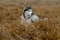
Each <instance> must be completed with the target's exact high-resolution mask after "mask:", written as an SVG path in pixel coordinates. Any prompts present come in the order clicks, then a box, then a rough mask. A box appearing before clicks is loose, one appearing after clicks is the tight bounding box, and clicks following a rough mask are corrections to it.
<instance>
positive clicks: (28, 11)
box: [21, 6, 39, 24]
mask: <svg viewBox="0 0 60 40" xmlns="http://www.w3.org/2000/svg"><path fill="white" fill-rule="evenodd" d="M38 20H39V17H38V16H36V15H35V14H33V12H32V8H31V7H30V6H26V8H25V9H24V11H23V14H22V16H21V22H22V23H24V22H25V23H28V24H29V23H31V22H32V21H33V22H35V21H38Z"/></svg>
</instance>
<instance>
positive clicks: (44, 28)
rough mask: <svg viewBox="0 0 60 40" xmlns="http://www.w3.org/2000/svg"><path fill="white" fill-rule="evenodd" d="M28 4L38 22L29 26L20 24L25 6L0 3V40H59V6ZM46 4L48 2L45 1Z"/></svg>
mask: <svg viewBox="0 0 60 40" xmlns="http://www.w3.org/2000/svg"><path fill="white" fill-rule="evenodd" d="M37 2H38V1H35V2H33V3H29V4H30V5H31V7H32V10H33V12H34V13H35V14H36V15H37V16H39V18H41V19H44V18H48V20H40V21H39V22H35V23H32V24H30V25H26V24H21V21H20V20H21V19H20V16H21V14H22V12H23V10H24V7H25V4H24V3H21V4H20V5H15V4H8V3H0V40H60V4H59V3H58V4H59V5H57V4H56V5H54V4H52V5H49V4H42V5H40V4H38V5H37ZM47 2H48V1H47Z"/></svg>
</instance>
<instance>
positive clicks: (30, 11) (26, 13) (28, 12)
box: [25, 9, 33, 18]
mask: <svg viewBox="0 0 60 40" xmlns="http://www.w3.org/2000/svg"><path fill="white" fill-rule="evenodd" d="M32 13H33V12H32V10H31V9H29V10H27V11H25V17H26V18H29V17H30V16H31V14H32Z"/></svg>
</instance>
